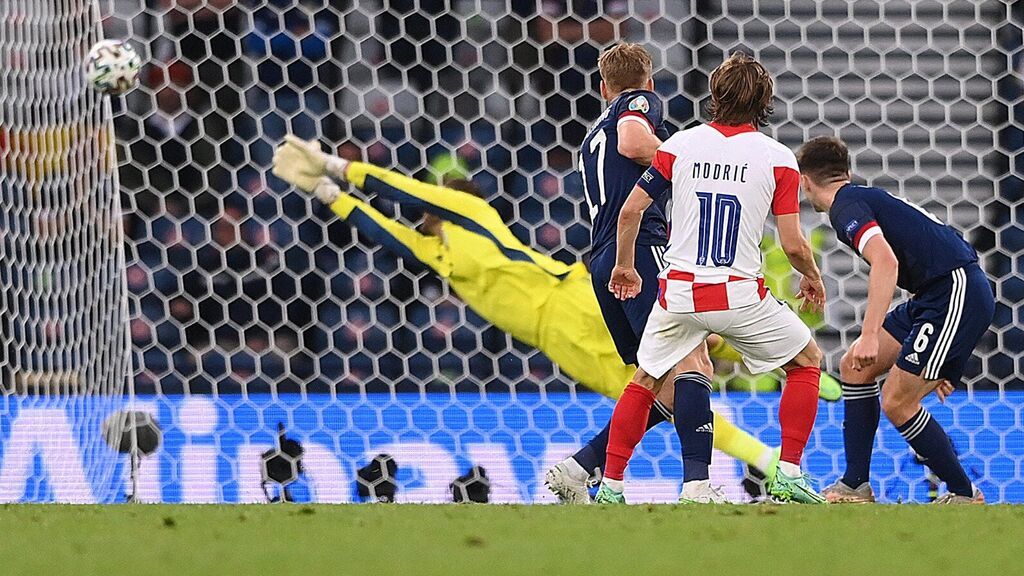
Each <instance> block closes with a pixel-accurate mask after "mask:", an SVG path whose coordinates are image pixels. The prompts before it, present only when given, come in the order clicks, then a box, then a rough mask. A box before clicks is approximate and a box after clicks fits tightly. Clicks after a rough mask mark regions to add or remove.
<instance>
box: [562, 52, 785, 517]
mask: <svg viewBox="0 0 1024 576" xmlns="http://www.w3.org/2000/svg"><path fill="white" fill-rule="evenodd" d="M598 66H599V68H600V71H601V96H602V97H603V98H604V100H605V101H606V102H607V103H608V107H607V108H606V109H605V111H604V113H602V114H601V116H600V117H599V118H598V119H597V121H596V122H595V124H594V126H593V127H592V128H591V129H590V131H589V132H588V133H587V135H586V137H585V138H584V139H583V143H582V145H581V149H580V156H579V172H580V176H581V178H582V179H583V187H584V194H585V196H586V202H587V205H588V208H589V212H590V219H591V222H592V229H593V232H592V234H593V246H592V251H591V259H590V272H591V278H592V281H593V285H594V294H595V296H596V297H597V300H598V305H599V306H600V308H601V314H602V316H603V317H604V320H605V324H606V325H607V326H608V330H609V332H610V333H611V335H612V340H613V341H614V343H615V347H616V349H617V350H618V353H619V356H621V357H622V360H623V361H624V362H625V363H626V364H636V352H637V348H638V347H639V345H640V337H641V335H642V334H643V331H644V326H645V325H646V324H647V317H648V315H650V312H651V309H652V307H653V306H654V304H655V302H656V301H657V298H658V282H657V280H656V278H657V276H658V273H659V272H660V271H661V269H662V267H663V261H662V255H663V254H664V251H665V246H666V244H667V243H668V224H667V222H666V218H665V203H666V202H667V196H666V199H665V200H662V201H661V202H660V203H656V204H654V205H652V206H651V207H650V208H649V209H648V210H646V211H645V213H644V216H643V221H642V223H641V226H640V232H639V235H638V238H637V249H636V268H637V271H638V272H639V273H640V275H641V276H642V277H644V278H647V279H648V282H646V283H645V285H644V289H643V290H642V291H641V293H640V294H639V295H638V296H637V297H636V298H633V299H631V300H626V301H620V300H618V299H617V298H615V296H614V295H613V294H611V293H610V292H609V291H608V282H609V280H610V279H611V272H612V269H613V268H614V267H615V257H616V237H617V233H618V220H619V212H620V210H621V209H622V206H623V204H624V203H625V201H626V198H627V197H628V196H629V193H630V192H631V191H632V189H633V187H634V186H635V185H636V182H637V180H638V179H639V178H640V176H641V175H642V174H643V173H644V171H645V170H646V169H647V167H648V166H650V164H651V160H652V159H653V158H654V153H655V152H656V151H657V149H658V146H660V145H661V143H662V141H663V140H664V139H666V138H667V137H668V135H669V134H668V129H667V128H666V126H665V123H664V119H663V116H662V104H661V100H660V99H659V98H658V96H657V95H656V94H655V93H654V92H653V91H652V90H653V88H654V82H653V80H652V79H651V66H652V63H651V57H650V55H649V54H648V53H647V51H646V50H644V48H643V47H641V46H640V45H638V44H629V43H623V44H618V45H616V46H613V47H612V48H609V49H608V50H606V51H605V52H604V53H602V55H601V57H600V60H599V61H598ZM687 361H690V362H691V363H694V364H697V365H699V367H700V368H703V369H705V371H706V372H710V371H711V361H710V359H709V358H708V352H707V348H706V346H701V347H699V348H698V350H697V351H695V353H694V355H693V358H692V359H690V358H688V359H687ZM683 366H684V367H686V366H688V364H686V361H684V363H683ZM701 378H702V379H703V380H707V378H706V377H704V376H701ZM707 384H708V385H710V381H708V382H707ZM683 396H685V394H682V395H679V396H678V398H677V397H676V391H675V389H674V387H673V386H666V387H665V390H664V393H663V394H661V395H660V396H659V398H658V402H656V403H655V404H654V407H653V408H652V409H651V412H650V416H649V418H648V421H647V428H651V427H653V426H655V425H657V424H659V423H661V422H664V421H665V420H668V419H670V418H671V416H672V409H671V408H669V407H671V406H673V405H674V404H676V403H679V402H681V401H683V400H684V398H683ZM679 425H682V424H681V423H678V422H677V426H679ZM726 426H728V427H729V428H728V430H727V429H726V428H725V427H726ZM715 427H716V430H715V431H716V432H719V431H720V432H721V433H722V438H723V439H725V438H728V441H727V443H728V445H729V448H726V447H724V446H720V445H719V442H718V440H719V438H718V437H717V436H716V438H715V440H716V447H718V448H720V449H722V450H723V451H726V452H727V453H730V454H732V455H733V456H736V457H737V458H740V459H742V460H744V461H746V462H756V465H757V467H758V468H759V469H760V470H762V471H764V473H765V474H766V475H768V476H769V477H771V476H773V475H774V471H775V468H776V466H777V462H778V457H777V454H776V452H775V451H774V450H772V449H770V448H768V447H766V446H765V445H764V444H762V443H761V442H758V441H757V440H755V439H754V438H753V437H751V436H750V435H749V434H746V433H745V432H742V431H740V430H739V429H736V428H735V427H734V426H732V425H730V424H729V423H728V422H726V421H722V420H720V419H716V423H715ZM607 444H608V428H607V427H605V429H604V430H602V431H601V432H600V433H598V434H597V435H596V436H595V437H594V438H593V439H591V440H590V442H588V443H587V445H586V446H584V447H583V448H582V449H581V450H580V451H579V452H577V453H576V454H575V455H573V456H572V457H571V458H567V459H566V460H564V461H562V462H560V463H558V464H557V465H556V466H555V467H554V468H552V469H551V470H549V471H548V473H547V476H546V478H545V480H546V484H547V485H548V487H549V488H550V489H551V490H552V492H554V493H555V494H556V495H557V496H558V497H559V499H560V500H562V501H563V502H570V503H584V502H589V500H590V495H589V493H588V492H587V483H588V480H590V478H591V475H592V474H593V473H594V471H595V470H596V469H598V468H603V467H604V463H605V455H606V447H607Z"/></svg>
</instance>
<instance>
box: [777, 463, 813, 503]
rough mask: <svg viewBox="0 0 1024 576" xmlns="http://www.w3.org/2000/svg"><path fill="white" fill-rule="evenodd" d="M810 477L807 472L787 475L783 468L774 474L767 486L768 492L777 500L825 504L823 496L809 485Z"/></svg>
mask: <svg viewBox="0 0 1024 576" xmlns="http://www.w3.org/2000/svg"><path fill="white" fill-rule="evenodd" d="M810 480H811V477H810V476H808V475H807V474H800V475H799V476H789V475H788V474H786V473H785V472H784V471H783V470H781V469H780V470H779V471H778V472H777V473H776V474H775V480H774V481H773V482H772V483H771V484H770V485H769V486H768V493H769V494H771V495H772V498H773V499H774V500H776V501H777V502H796V503H798V504H826V503H828V501H827V500H825V497H824V496H822V495H821V494H818V492H817V491H816V490H815V489H814V488H812V487H811V483H810Z"/></svg>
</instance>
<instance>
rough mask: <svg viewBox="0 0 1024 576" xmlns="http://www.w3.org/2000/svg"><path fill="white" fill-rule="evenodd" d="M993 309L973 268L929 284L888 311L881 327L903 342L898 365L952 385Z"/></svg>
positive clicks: (984, 282)
mask: <svg viewBox="0 0 1024 576" xmlns="http://www.w3.org/2000/svg"><path fill="white" fill-rule="evenodd" d="M995 310H996V303H995V298H994V297H993V295H992V287H991V286H990V285H989V281H988V277H987V276H985V272H984V271H982V269H981V268H980V267H979V266H978V265H977V264H973V265H970V266H964V267H963V268H957V269H956V270H953V271H952V272H950V273H949V274H948V275H946V276H943V277H942V278H940V279H938V280H936V281H934V282H932V283H930V284H928V285H927V286H926V287H925V288H924V289H922V290H921V291H920V292H918V293H917V294H915V295H914V297H913V298H911V299H910V300H908V301H906V302H904V303H903V304H900V305H899V306H897V307H895V308H893V309H892V310H891V311H889V314H888V315H887V316H886V317H885V323H884V324H883V325H882V326H883V327H884V328H885V331H886V332H888V333H889V334H892V336H893V337H894V338H896V340H898V341H900V342H902V343H903V347H902V348H901V349H900V355H899V358H898V359H897V360H896V365H897V366H899V367H900V368H902V369H903V370H905V371H907V372H910V373H911V374H914V375H917V376H921V377H923V378H924V379H925V380H942V379H947V380H949V381H950V382H951V383H952V384H953V385H956V384H958V383H959V382H960V377H961V376H963V373H964V366H966V364H967V361H968V360H969V359H970V357H971V353H972V352H973V351H974V347H975V346H977V345H978V341H979V340H981V337H982V336H983V335H984V334H985V331H986V330H988V327H989V324H991V323H992V317H993V315H994V314H995Z"/></svg>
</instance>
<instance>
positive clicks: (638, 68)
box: [597, 42, 653, 94]
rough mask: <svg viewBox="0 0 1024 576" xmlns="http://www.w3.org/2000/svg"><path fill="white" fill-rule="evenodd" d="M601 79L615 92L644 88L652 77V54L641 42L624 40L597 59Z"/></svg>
mask: <svg viewBox="0 0 1024 576" xmlns="http://www.w3.org/2000/svg"><path fill="white" fill-rule="evenodd" d="M597 67H598V69H600V71H601V80H604V83H605V86H607V87H608V90H609V91H610V92H612V93H613V94H617V93H619V92H622V91H624V90H635V89H638V88H643V87H644V85H646V84H647V81H648V80H650V79H651V69H652V68H653V63H652V61H651V55H650V54H649V53H648V52H647V50H646V49H644V47H643V46H641V45H639V44H633V43H630V42H623V43H621V44H616V45H615V46H612V47H611V48H609V49H607V50H605V51H604V52H603V53H602V54H601V56H600V57H599V58H598V59H597Z"/></svg>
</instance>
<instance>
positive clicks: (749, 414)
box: [0, 392, 1024, 503]
mask: <svg viewBox="0 0 1024 576" xmlns="http://www.w3.org/2000/svg"><path fill="white" fill-rule="evenodd" d="M119 405H120V406H119ZM4 407H5V410H4V416H3V417H2V418H0V501H31V502H47V501H62V502H118V501H123V500H124V494H125V493H126V492H127V491H128V486H129V480H128V460H127V458H126V457H125V456H123V455H119V454H117V453H116V452H114V451H113V450H112V449H110V448H109V447H108V446H107V445H106V443H105V442H104V440H103V437H102V433H101V426H102V422H103V420H104V419H105V418H106V417H107V416H108V415H109V414H110V413H111V412H112V411H114V410H115V409H123V408H127V402H126V401H117V402H112V401H111V400H110V399H102V398H88V397H86V398H79V399H75V400H68V399H66V398H63V399H62V398H51V399H44V398H19V397H15V396H8V397H6V399H5V400H4ZM612 407H613V403H612V401H611V400H609V399H607V398H604V397H601V396H598V395H595V394H590V393H584V394H568V393H560V394H538V393H529V394H493V393H489V394H479V395H477V394H462V393H459V394H455V395H452V394H448V393H424V394H379V395H377V394H365V395H360V394H352V395H336V396H332V395H327V394H324V395H305V396H303V395H276V396H273V395H249V396H244V395H236V396H224V395H222V396H166V397H145V398H137V399H136V401H135V408H136V409H139V410H143V411H148V412H150V413H152V414H153V415H154V417H155V418H156V420H158V421H159V423H160V426H161V428H162V430H163V441H162V443H161V445H160V447H159V449H158V450H157V452H156V453H154V454H153V455H151V456H148V457H146V458H145V459H144V460H143V462H142V465H141V467H140V473H139V493H138V496H139V499H140V500H142V501H147V502H260V501H266V498H265V496H264V492H263V489H262V487H261V485H260V482H261V474H260V465H259V462H260V454H261V453H262V452H264V451H265V450H267V449H268V448H271V447H272V446H274V442H275V438H276V435H277V426H278V424H279V423H281V424H283V425H284V427H285V429H286V431H287V434H288V435H289V436H290V437H292V438H294V439H296V440H298V441H299V442H300V443H301V444H302V446H303V448H304V450H305V456H304V458H303V464H304V468H305V471H304V473H303V475H302V477H301V479H300V480H299V481H298V482H297V483H296V484H294V485H293V496H294V498H295V499H296V500H297V501H316V502H354V501H358V500H359V498H358V496H357V492H356V482H355V478H356V470H358V469H359V468H360V467H361V466H363V465H365V464H366V463H367V462H368V461H369V460H370V459H371V458H372V457H373V456H374V455H376V454H378V453H387V454H390V455H391V456H393V457H394V458H395V460H396V461H397V463H398V466H399V471H398V480H399V491H398V496H397V499H398V500H399V501H406V502H446V501H451V496H450V494H449V488H448V486H449V483H450V482H451V481H452V480H453V479H454V478H456V477H457V476H459V475H461V474H463V473H465V472H466V471H467V470H468V469H469V468H470V467H471V466H473V465H480V466H483V467H484V468H486V470H487V474H488V476H489V478H490V479H491V484H492V493H491V497H492V498H491V499H492V501H493V502H506V503H548V502H552V501H553V498H552V496H551V495H550V494H549V493H548V492H547V490H546V489H545V488H544V486H543V474H544V472H545V470H547V468H548V467H550V466H551V465H553V464H554V463H555V462H557V461H558V460H560V459H561V458H564V457H565V456H566V455H568V454H571V453H572V452H573V451H574V450H575V449H576V448H577V447H578V446H579V445H580V444H581V443H582V442H584V441H586V439H587V438H588V437H589V436H590V435H591V434H593V433H595V432H597V431H598V430H600V428H601V427H602V426H603V425H604V424H605V423H606V422H607V419H608V417H609V416H610V414H611V410H612ZM715 407H716V409H717V410H719V411H720V412H721V413H722V414H723V415H725V416H727V417H729V418H731V419H733V420H734V421H735V422H736V423H737V424H739V425H740V426H741V427H743V428H745V429H747V430H749V431H751V432H752V433H754V434H755V435H757V436H758V437H760V438H761V439H762V440H764V441H765V442H766V443H769V444H772V445H774V444H775V443H777V442H778V439H779V429H778V426H777V424H776V416H775V414H776V410H777V408H778V395H777V394H758V395H746V394H736V393H730V394H728V395H727V396H726V395H723V396H717V397H716V403H715ZM928 407H929V409H930V410H931V412H932V414H933V415H934V417H935V418H937V419H938V420H939V421H940V422H941V423H942V424H943V425H944V426H945V427H946V429H947V430H948V431H949V432H950V435H951V437H952V439H953V441H954V444H955V445H956V447H957V449H958V450H959V452H960V453H961V455H962V457H963V460H964V462H965V465H966V467H967V469H968V474H969V475H970V476H971V477H972V478H973V479H974V480H975V481H976V482H977V483H978V485H979V486H981V487H982V489H983V490H984V491H985V494H986V496H987V498H988V500H989V501H990V502H1016V503H1020V502H1024V425H1022V422H1024V418H1022V411H1024V393H1021V392H1006V393H1002V394H1000V393H998V392H976V393H974V394H967V393H965V392H959V393H957V394H955V395H954V396H953V397H952V398H951V399H950V400H949V401H948V402H947V404H946V405H940V404H938V402H937V401H935V400H934V399H929V400H928ZM883 420H884V419H883ZM841 425H842V403H838V404H825V403H823V404H821V410H820V412H819V415H818V421H817V425H816V427H815V431H814V433H813V436H812V437H811V441H810V444H809V446H808V449H807V452H806V454H805V462H806V468H807V469H808V470H809V471H810V473H811V474H813V475H814V476H816V477H817V478H818V479H819V480H820V481H822V482H831V481H833V480H834V479H835V478H836V477H837V476H838V475H839V474H840V473H841V471H842V468H843V451H842V427H841ZM872 473H873V482H874V483H875V490H876V493H877V494H878V495H879V498H880V499H881V500H884V501H887V502H898V501H904V502H906V501H915V502H923V501H926V500H927V492H928V485H927V481H926V470H925V469H924V468H923V467H922V466H921V464H920V463H918V462H917V461H916V459H915V458H914V457H913V455H912V454H911V453H910V451H909V449H908V447H907V445H906V443H905V442H904V441H903V439H902V438H901V437H900V436H899V434H898V433H897V432H896V431H895V430H894V429H893V427H892V426H891V425H889V424H888V423H886V422H883V424H882V427H881V429H880V431H879V435H878V439H877V443H876V450H875V457H874V460H873V463H872ZM742 475H743V469H742V466H741V464H740V463H738V462H736V461H735V460H732V459H731V458H729V457H726V456H725V455H722V454H720V453H716V454H715V461H714V463H713V466H712V478H713V481H714V482H715V483H717V484H720V485H722V486H723V487H724V488H725V490H726V493H727V494H728V495H729V496H730V497H731V498H733V499H735V500H742V499H743V497H744V496H743V492H742V490H741V488H740V480H741V478H742ZM680 477H681V465H680V462H679V456H678V441H677V439H676V438H675V432H674V430H673V428H672V427H671V426H670V425H662V426H659V427H658V428H656V429H654V430H652V431H651V432H650V433H649V434H648V435H647V437H645V439H644V441H643V443H642V444H641V446H640V448H639V450H638V452H637V454H636V456H635V457H634V459H633V461H632V462H631V464H630V468H629V472H628V482H627V486H628V488H627V490H628V493H627V496H628V497H629V498H630V500H631V501H633V502H673V501H675V499H676V498H677V495H678V490H679V482H680Z"/></svg>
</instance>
